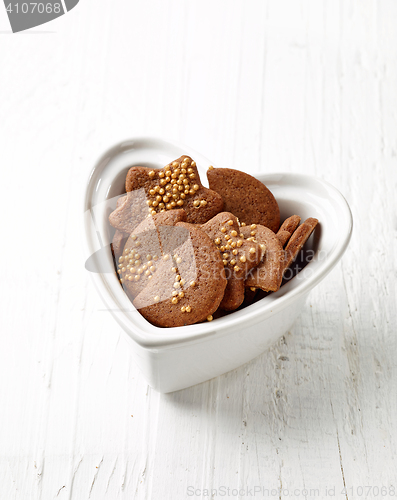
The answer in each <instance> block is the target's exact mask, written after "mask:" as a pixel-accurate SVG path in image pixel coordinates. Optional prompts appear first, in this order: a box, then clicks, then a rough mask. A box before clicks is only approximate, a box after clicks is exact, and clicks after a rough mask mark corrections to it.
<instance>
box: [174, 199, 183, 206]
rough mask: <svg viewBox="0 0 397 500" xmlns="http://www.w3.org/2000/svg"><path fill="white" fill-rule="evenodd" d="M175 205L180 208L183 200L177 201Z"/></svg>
mask: <svg viewBox="0 0 397 500" xmlns="http://www.w3.org/2000/svg"><path fill="white" fill-rule="evenodd" d="M176 204H177V205H178V206H179V207H181V206H182V205H183V204H184V201H183V200H179V201H177V202H176Z"/></svg>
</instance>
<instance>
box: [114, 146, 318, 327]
mask: <svg viewBox="0 0 397 500" xmlns="http://www.w3.org/2000/svg"><path fill="white" fill-rule="evenodd" d="M207 177H208V183H209V187H210V189H207V188H205V187H204V186H203V185H202V184H201V181H200V177H199V174H198V171H197V166H196V163H195V162H194V161H193V160H192V159H191V158H190V157H189V156H185V155H184V156H181V157H180V158H178V159H177V160H175V161H173V162H171V163H170V164H168V165H166V166H165V167H164V168H162V169H158V170H153V169H150V168H147V167H132V168H130V170H129V171H128V174H127V178H126V183H125V187H126V195H123V196H122V197H120V198H119V199H118V202H117V206H116V209H115V210H114V211H113V212H112V213H111V214H110V216H109V221H110V224H111V225H112V226H113V227H114V228H115V229H116V232H115V234H114V238H113V241H112V252H113V256H114V259H115V267H116V271H117V275H118V277H119V280H120V283H121V286H122V287H123V289H124V290H125V292H126V294H127V295H128V297H129V298H130V300H131V301H132V303H133V304H134V306H135V307H136V308H137V309H138V311H139V312H140V313H141V314H142V315H143V316H144V317H145V318H146V319H147V320H148V321H150V322H151V323H152V324H154V325H156V326H161V327H176V326H185V325H191V324H193V323H198V322H201V321H212V320H213V318H214V316H215V317H218V316H221V315H223V314H227V313H228V312H231V311H235V310H236V309H238V308H239V307H244V306H246V305H249V304H250V303H252V301H253V300H254V297H255V295H256V293H257V291H258V290H262V291H263V292H266V293H269V292H275V291H277V290H278V289H279V288H280V286H281V283H282V280H283V276H284V274H285V271H286V270H287V269H288V268H289V267H290V266H291V264H292V263H293V262H294V260H295V259H296V257H297V255H298V254H299V253H300V251H301V250H302V248H303V245H304V244H305V242H306V241H307V239H308V238H309V236H310V235H311V233H312V232H313V230H314V228H315V227H316V225H317V224H318V221H317V219H313V218H309V219H307V220H306V221H304V222H303V223H302V224H300V221H301V219H300V217H299V216H298V215H291V217H289V218H288V219H286V220H285V221H284V222H283V223H282V224H281V226H280V210H279V207H278V204H277V201H276V199H275V198H274V196H273V194H272V193H271V192H270V191H269V189H268V188H267V187H266V186H265V185H264V184H263V183H262V182H260V181H259V180H257V179H255V178H254V177H252V176H251V175H248V174H246V173H244V172H240V171H239V170H232V169H229V168H213V167H209V169H208V172H207Z"/></svg>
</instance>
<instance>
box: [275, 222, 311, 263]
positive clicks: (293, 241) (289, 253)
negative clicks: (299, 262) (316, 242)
mask: <svg viewBox="0 0 397 500" xmlns="http://www.w3.org/2000/svg"><path fill="white" fill-rule="evenodd" d="M317 224H318V220H317V219H314V218H312V217H309V219H306V220H305V222H303V223H302V224H301V225H300V226H299V227H298V229H297V230H296V231H295V232H294V233H293V235H292V236H291V238H290V240H289V242H288V245H287V246H286V247H285V261H284V266H283V272H284V271H285V269H287V268H288V267H289V266H290V265H291V263H292V262H293V261H294V260H295V259H296V257H297V255H298V253H299V252H300V251H301V250H302V248H303V245H304V244H305V243H306V241H307V240H308V239H309V237H310V235H311V234H312V232H313V231H314V229H315V227H316V226H317Z"/></svg>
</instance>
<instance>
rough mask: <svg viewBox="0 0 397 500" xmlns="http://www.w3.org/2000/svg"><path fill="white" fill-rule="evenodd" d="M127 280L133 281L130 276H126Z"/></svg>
mask: <svg viewBox="0 0 397 500" xmlns="http://www.w3.org/2000/svg"><path fill="white" fill-rule="evenodd" d="M126 278H127V276H126ZM127 279H128V281H132V280H133V279H134V277H133V276H131V275H130V276H128V278H127Z"/></svg>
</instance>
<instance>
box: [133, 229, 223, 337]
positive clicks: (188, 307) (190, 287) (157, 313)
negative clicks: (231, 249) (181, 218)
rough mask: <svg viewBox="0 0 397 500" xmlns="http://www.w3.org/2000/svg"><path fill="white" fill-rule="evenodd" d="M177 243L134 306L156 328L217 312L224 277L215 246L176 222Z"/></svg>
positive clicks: (171, 325) (164, 257) (197, 232)
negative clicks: (177, 245)
mask: <svg viewBox="0 0 397 500" xmlns="http://www.w3.org/2000/svg"><path fill="white" fill-rule="evenodd" d="M173 229H175V230H177V231H178V233H179V234H177V235H176V241H179V240H180V241H183V243H182V244H181V245H180V246H179V247H177V248H175V249H174V254H173V255H172V256H168V258H167V255H168V254H166V255H164V256H163V257H162V260H161V262H160V264H159V266H158V269H157V271H156V273H155V274H154V276H153V278H152V279H151V280H150V283H148V284H147V286H146V287H145V288H144V290H142V292H141V293H140V294H139V295H138V296H137V297H136V298H135V300H134V302H133V303H134V306H135V307H136V308H137V309H138V310H139V312H140V313H141V314H142V315H143V316H144V317H145V318H146V319H147V320H148V321H150V322H151V323H153V324H154V325H157V326H164V327H176V326H184V325H191V324H193V323H197V322H199V321H204V320H206V319H208V320H211V319H212V314H213V313H214V312H215V311H216V310H217V309H218V307H219V304H220V302H221V300H222V297H223V294H224V291H225V287H226V278H225V273H224V267H223V263H222V258H221V256H220V255H219V251H218V250H217V248H216V246H215V245H214V243H213V242H212V241H211V239H210V238H209V237H208V236H207V235H206V234H205V233H204V232H203V231H201V230H200V229H198V228H197V227H195V226H193V225H192V224H186V223H184V222H179V223H178V224H177V226H176V227H175V228H173Z"/></svg>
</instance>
